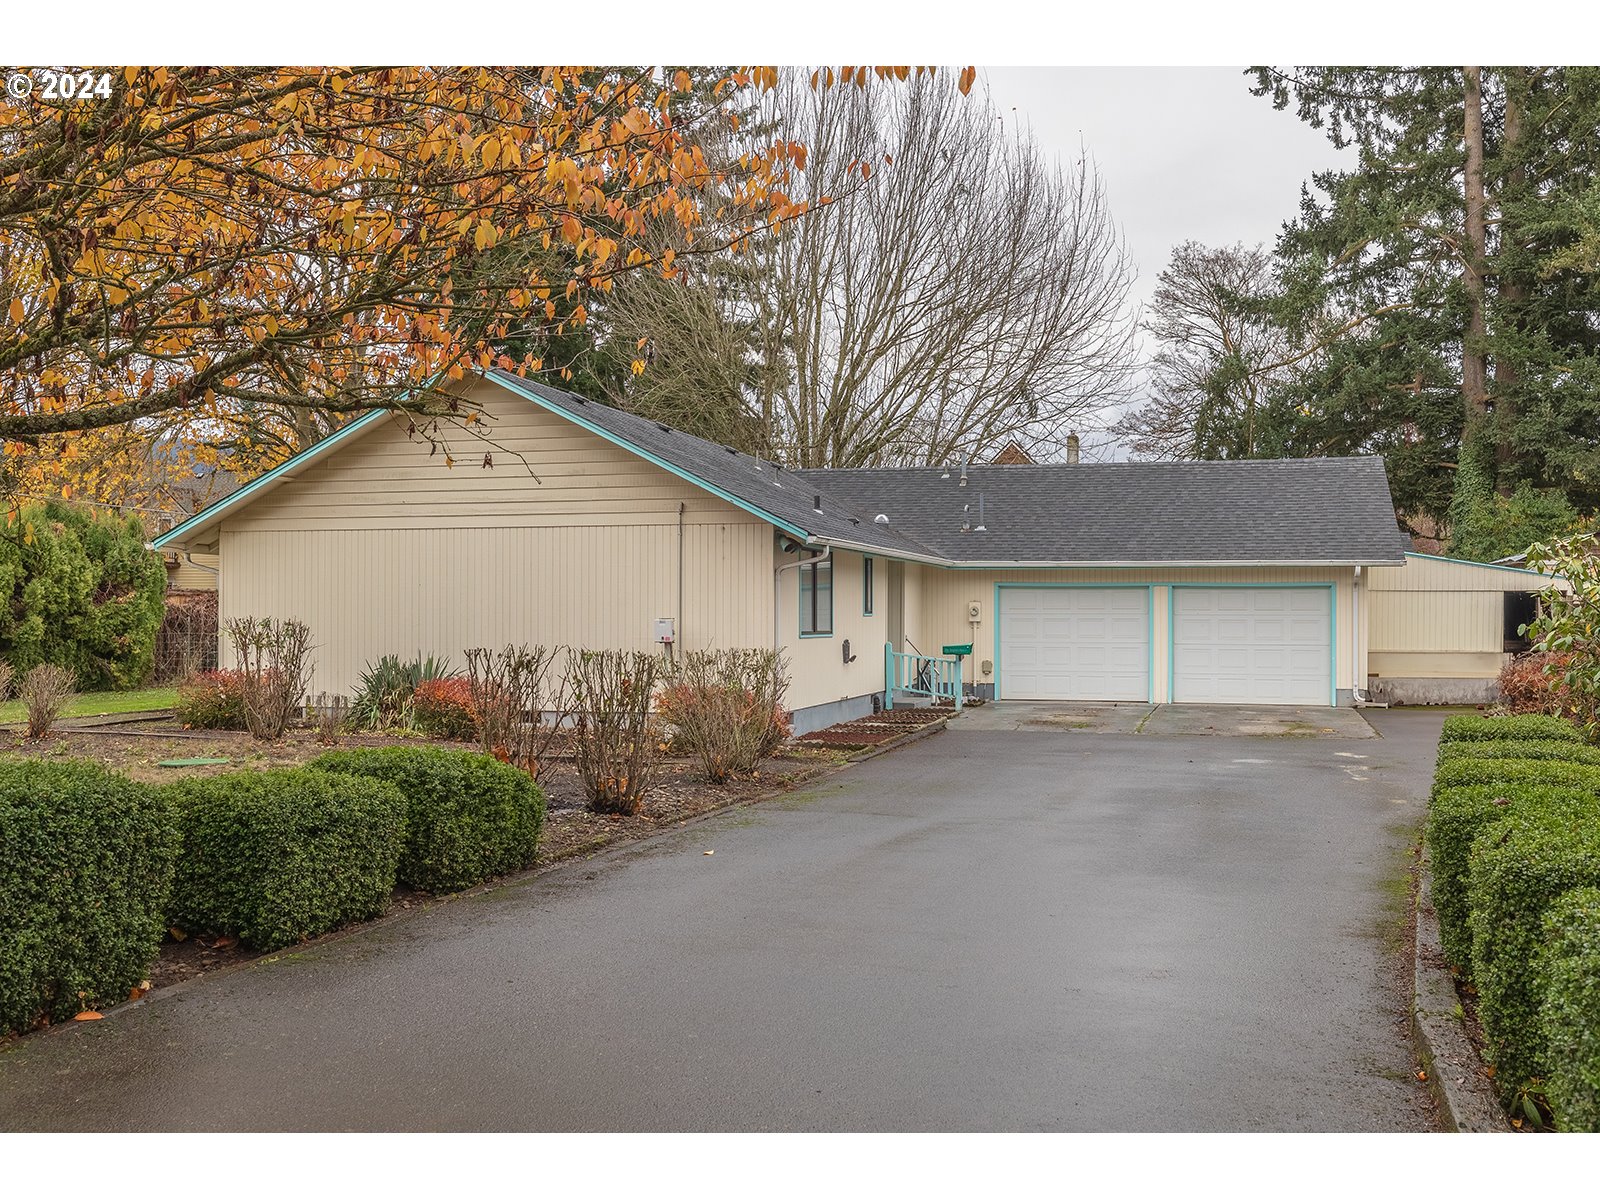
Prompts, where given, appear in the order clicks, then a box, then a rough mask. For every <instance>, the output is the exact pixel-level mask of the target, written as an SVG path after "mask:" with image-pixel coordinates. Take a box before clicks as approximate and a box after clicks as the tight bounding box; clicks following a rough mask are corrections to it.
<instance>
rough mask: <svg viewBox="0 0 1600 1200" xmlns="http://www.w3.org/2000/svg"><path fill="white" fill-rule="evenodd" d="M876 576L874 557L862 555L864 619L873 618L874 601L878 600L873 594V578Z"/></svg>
mask: <svg viewBox="0 0 1600 1200" xmlns="http://www.w3.org/2000/svg"><path fill="white" fill-rule="evenodd" d="M874 574H876V571H875V569H874V567H873V559H872V555H870V554H864V555H862V556H861V615H862V616H863V617H870V616H872V611H873V608H874V601H875V600H876V599H877V598H876V597H875V596H874V595H873V594H872V587H873V576H874Z"/></svg>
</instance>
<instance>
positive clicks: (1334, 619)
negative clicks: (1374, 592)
mask: <svg viewBox="0 0 1600 1200" xmlns="http://www.w3.org/2000/svg"><path fill="white" fill-rule="evenodd" d="M1158 586H1161V587H1165V588H1166V589H1167V703H1168V704H1176V703H1177V700H1176V699H1174V696H1175V693H1176V691H1177V678H1178V629H1177V625H1176V623H1175V621H1174V619H1173V617H1174V609H1175V607H1176V605H1175V603H1174V599H1173V598H1174V595H1175V594H1176V592H1177V591H1178V589H1179V588H1199V589H1201V590H1202V591H1217V590H1219V589H1221V588H1254V589H1256V590H1258V591H1274V592H1282V591H1288V590H1290V589H1292V588H1326V589H1327V592H1328V707H1329V708H1338V707H1339V585H1338V584H1337V583H1187V582H1185V583H1167V584H1160V585H1158Z"/></svg>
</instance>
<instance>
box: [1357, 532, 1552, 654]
mask: <svg viewBox="0 0 1600 1200" xmlns="http://www.w3.org/2000/svg"><path fill="white" fill-rule="evenodd" d="M1552 583H1553V584H1554V585H1555V586H1558V587H1564V586H1565V584H1564V583H1563V582H1562V581H1560V580H1552V579H1550V578H1549V577H1547V576H1543V575H1539V574H1537V573H1535V572H1532V571H1521V570H1513V569H1508V568H1505V567H1496V566H1491V565H1488V564H1484V563H1468V562H1458V561H1455V560H1453V559H1441V558H1431V557H1428V556H1426V555H1407V556H1406V565H1405V566H1403V567H1373V568H1371V569H1370V570H1369V571H1368V572H1367V586H1368V589H1369V591H1368V602H1369V606H1370V608H1371V621H1370V632H1369V634H1368V642H1369V649H1368V655H1367V669H1368V671H1369V672H1370V673H1371V674H1372V675H1373V676H1374V677H1376V678H1379V679H1383V678H1393V679H1493V678H1494V677H1495V676H1497V675H1498V674H1499V673H1500V668H1501V667H1502V666H1503V665H1504V663H1505V661H1506V659H1508V658H1509V657H1510V655H1508V654H1506V653H1504V652H1503V649H1502V647H1503V646H1504V627H1503V622H1504V616H1503V613H1504V608H1503V605H1504V601H1503V600H1502V595H1503V593H1505V592H1537V591H1542V590H1543V589H1544V588H1545V587H1547V586H1550V585H1551V584H1552Z"/></svg>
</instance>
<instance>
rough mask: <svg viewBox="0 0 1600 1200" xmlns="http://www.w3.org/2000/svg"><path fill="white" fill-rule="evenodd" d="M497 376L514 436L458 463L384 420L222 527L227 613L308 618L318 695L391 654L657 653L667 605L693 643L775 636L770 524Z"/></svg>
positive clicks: (494, 398)
mask: <svg viewBox="0 0 1600 1200" xmlns="http://www.w3.org/2000/svg"><path fill="white" fill-rule="evenodd" d="M480 386H482V387H483V388H485V390H484V391H483V392H481V393H480V395H481V397H482V402H483V404H484V408H485V412H486V417H487V420H486V421H485V423H484V424H485V426H486V427H487V429H488V431H489V436H490V437H492V438H493V440H494V442H495V443H496V444H497V445H496V448H494V449H490V450H486V449H485V446H484V443H481V442H477V441H475V440H473V439H469V438H462V437H460V436H457V437H456V438H455V444H454V445H452V447H451V453H452V455H453V456H454V457H455V459H456V465H455V467H454V468H453V469H452V468H448V467H446V466H445V464H444V457H443V453H439V454H434V455H431V456H430V455H429V453H428V447H427V446H426V445H418V444H415V443H413V442H412V441H410V440H408V439H407V437H406V436H405V433H404V428H403V426H402V425H400V424H399V423H398V422H396V423H383V424H382V425H380V427H379V428H377V429H376V430H375V431H373V432H372V433H370V434H367V435H366V436H364V437H361V438H360V439H359V440H358V441H356V442H355V443H353V444H352V445H349V446H347V447H344V448H341V449H340V450H339V451H338V452H336V453H335V454H333V455H331V456H330V457H329V458H328V459H327V460H325V461H324V462H322V463H319V464H313V465H312V466H310V467H308V468H307V469H306V470H305V471H304V473H303V474H302V475H300V476H299V477H298V478H295V479H293V480H291V481H290V482H288V483H286V484H284V485H283V486H281V487H280V488H278V489H277V490H276V491H274V492H273V493H271V494H270V495H268V496H265V497H263V498H261V499H260V500H258V501H256V502H255V503H253V504H252V505H250V506H249V507H248V508H246V509H244V510H243V511H241V512H240V513H239V514H238V515H237V516H236V517H231V518H228V519H226V520H224V522H223V523H222V532H221V538H220V542H221V559H222V572H223V574H222V583H221V595H220V607H221V611H222V615H223V616H224V617H225V618H226V617H229V616H239V615H244V614H254V615H260V616H280V617H289V616H294V617H300V618H301V619H303V620H305V621H307V622H309V623H310V625H311V628H312V631H313V634H314V636H315V638H316V642H317V645H318V650H317V654H316V676H315V678H314V680H313V683H312V690H313V691H314V692H317V691H328V692H336V693H337V692H343V693H349V692H350V691H352V690H353V689H354V685H355V682H356V679H357V678H358V676H359V674H360V671H361V668H362V667H363V665H364V664H365V663H367V662H369V661H371V660H373V659H376V658H378V657H379V656H380V655H383V654H400V655H407V656H409V655H413V654H419V653H420V654H424V655H426V654H430V653H432V654H448V655H450V656H451V658H452V659H453V661H454V662H455V664H456V666H457V667H460V666H461V665H462V652H463V650H464V649H465V648H466V647H469V646H474V645H491V646H494V645H504V644H505V643H507V642H530V643H560V644H566V645H577V646H592V647H622V648H628V649H652V648H654V647H655V643H654V641H653V640H652V638H653V632H654V630H653V626H654V621H655V618H657V617H674V616H676V617H680V620H679V636H680V645H681V646H683V647H684V648H685V649H689V650H693V649H700V648H704V647H707V646H712V645H716V646H767V645H770V644H771V639H772V570H771V563H772V553H773V550H772V547H773V533H772V528H771V526H769V525H768V524H766V523H765V522H763V521H760V520H759V519H757V518H755V517H753V516H751V515H750V514H748V513H745V512H744V511H742V510H740V509H738V508H737V507H735V506H733V505H731V504H727V503H725V502H723V501H721V500H719V499H717V498H716V497H714V496H711V495H709V494H707V493H705V492H703V491H701V490H700V489H699V488H696V487H694V486H693V485H691V484H689V483H686V482H684V481H682V480H679V479H678V478H676V477H675V476H673V475H671V474H669V473H668V472H666V471H664V470H662V469H661V468H659V467H656V466H654V465H652V464H650V463H648V462H645V461H644V460H642V459H640V458H637V457H636V456H634V455H632V454H629V453H628V452H626V451H623V450H621V449H620V448H617V447H613V446H611V445H609V444H607V443H605V442H603V441H602V440H600V439H599V438H596V437H594V436H593V435H590V434H588V433H587V432H585V431H583V430H581V429H578V428H577V427H576V426H573V425H571V424H570V423H569V422H567V421H564V420H562V419H561V418H559V417H555V416H553V415H551V414H548V413H545V412H543V411H542V410H540V409H537V408H536V407H535V406H533V405H531V404H529V403H528V402H526V401H524V400H521V399H518V398H516V397H511V396H508V395H507V394H506V393H504V392H503V391H501V389H499V388H497V387H495V386H494V385H492V384H491V385H480ZM486 452H487V453H492V454H493V456H494V462H495V466H494V468H493V469H492V470H485V469H484V468H483V467H482V465H481V462H482V458H483V454H484V453H486ZM680 504H681V505H683V507H684V516H683V542H682V546H683V550H682V554H683V557H682V563H683V572H682V577H683V608H682V612H681V614H680V612H679V609H678V589H679V533H678V521H679V505H680Z"/></svg>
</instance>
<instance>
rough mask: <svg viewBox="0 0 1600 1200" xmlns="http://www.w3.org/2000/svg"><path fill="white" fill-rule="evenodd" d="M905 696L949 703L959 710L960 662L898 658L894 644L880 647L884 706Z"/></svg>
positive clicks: (915, 656) (925, 657) (923, 657)
mask: <svg viewBox="0 0 1600 1200" xmlns="http://www.w3.org/2000/svg"><path fill="white" fill-rule="evenodd" d="M896 692H907V693H909V694H911V695H913V696H927V697H928V698H929V699H932V700H950V701H953V702H954V703H955V706H956V707H957V708H960V707H961V660H960V659H959V658H931V657H929V656H928V655H926V654H898V653H896V652H895V648H894V643H893V642H885V643H884V644H883V706H884V708H893V707H894V694H895V693H896Z"/></svg>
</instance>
